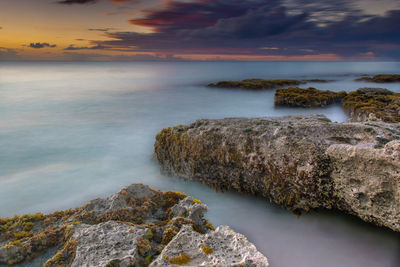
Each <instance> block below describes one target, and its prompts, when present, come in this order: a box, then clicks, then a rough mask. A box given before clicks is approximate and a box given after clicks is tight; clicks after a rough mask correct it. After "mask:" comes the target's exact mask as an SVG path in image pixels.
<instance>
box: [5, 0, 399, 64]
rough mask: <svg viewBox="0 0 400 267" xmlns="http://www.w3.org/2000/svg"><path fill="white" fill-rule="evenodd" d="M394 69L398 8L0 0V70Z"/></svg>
mask: <svg viewBox="0 0 400 267" xmlns="http://www.w3.org/2000/svg"><path fill="white" fill-rule="evenodd" d="M14 60H19V61H30V60H34V61H37V60H43V61H75V60H77V61H185V60H210V61H214V60H239V61H240V60H243V61H297V60H298V61H303V60H307V61H330V60H332V61H342V60H343V61H353V60H354V61H382V60H385V61H399V60H400V1H398V0H353V1H349V0H320V1H312V0H0V61H14Z"/></svg>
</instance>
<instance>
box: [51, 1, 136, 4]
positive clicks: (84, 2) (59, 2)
mask: <svg viewBox="0 0 400 267" xmlns="http://www.w3.org/2000/svg"><path fill="white" fill-rule="evenodd" d="M108 1H110V2H114V3H128V2H134V3H137V2H140V0H108ZM97 2H99V0H61V1H58V2H57V3H58V4H64V5H73V4H81V5H83V4H94V3H97Z"/></svg>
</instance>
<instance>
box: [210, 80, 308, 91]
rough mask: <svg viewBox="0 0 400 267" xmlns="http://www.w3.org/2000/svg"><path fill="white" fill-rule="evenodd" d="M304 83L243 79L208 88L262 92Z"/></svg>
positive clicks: (211, 85) (211, 84) (212, 84)
mask: <svg viewBox="0 0 400 267" xmlns="http://www.w3.org/2000/svg"><path fill="white" fill-rule="evenodd" d="M304 83H306V82H304V81H298V80H264V79H245V80H242V81H220V82H217V83H210V84H209V85H208V86H209V87H219V88H240V89H247V90H262V89H272V88H277V87H286V86H291V85H300V84H304Z"/></svg>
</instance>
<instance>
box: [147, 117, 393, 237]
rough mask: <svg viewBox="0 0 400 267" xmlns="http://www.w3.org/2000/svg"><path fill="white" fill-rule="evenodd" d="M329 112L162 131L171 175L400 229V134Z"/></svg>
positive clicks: (161, 147)
mask: <svg viewBox="0 0 400 267" xmlns="http://www.w3.org/2000/svg"><path fill="white" fill-rule="evenodd" d="M396 126H397V125H395V124H388V123H382V122H380V123H375V124H369V123H333V122H331V121H330V120H329V119H327V118H326V117H325V116H322V115H307V116H294V117H290V116H289V117H280V118H255V119H247V118H231V119H221V120H197V121H195V122H194V123H192V124H190V125H178V126H176V127H170V128H167V129H163V130H162V131H161V132H160V133H158V135H157V137H156V142H155V145H154V149H155V155H156V158H157V160H158V162H159V163H160V165H161V169H162V171H163V172H164V173H166V174H177V175H179V176H181V177H183V178H186V179H190V180H199V181H201V182H203V183H205V184H207V185H209V186H210V187H212V188H214V189H218V190H229V189H234V190H237V191H239V192H243V193H250V194H259V195H262V196H264V197H265V198H267V199H269V200H270V201H271V202H274V203H276V204H278V205H280V206H282V207H284V208H286V209H288V210H290V211H293V212H296V213H299V212H301V211H308V210H310V209H318V208H324V209H337V210H342V211H345V212H347V213H349V214H354V215H356V216H358V217H360V218H361V219H363V220H365V221H367V222H372V223H375V224H377V225H380V226H385V227H388V228H390V229H392V230H394V231H400V205H399V203H400V174H399V172H398V171H399V170H400V156H399V155H400V141H399V140H398V139H400V130H399V129H398V128H397V127H396Z"/></svg>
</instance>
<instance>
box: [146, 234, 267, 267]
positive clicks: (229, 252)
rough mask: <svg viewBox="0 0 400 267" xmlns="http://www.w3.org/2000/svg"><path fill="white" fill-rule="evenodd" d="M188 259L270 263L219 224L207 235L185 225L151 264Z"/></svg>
mask: <svg viewBox="0 0 400 267" xmlns="http://www.w3.org/2000/svg"><path fill="white" fill-rule="evenodd" d="M173 259H175V260H173ZM185 259H186V260H189V259H190V265H191V266H255V267H258V266H260V267H262V266H267V262H266V260H265V257H264V256H263V255H262V254H261V253H260V252H258V251H257V249H256V247H255V246H254V245H253V244H251V243H250V242H249V241H248V240H247V239H246V237H245V236H243V235H241V234H238V233H235V232H234V231H233V230H232V229H230V228H229V227H228V226H219V227H218V228H217V229H215V231H210V232H209V233H207V234H204V235H202V234H200V233H198V232H195V231H193V230H191V229H190V227H188V226H184V227H182V229H181V230H180V232H179V233H178V234H177V235H176V236H175V237H174V239H172V241H171V242H170V243H169V244H168V245H167V246H166V247H165V249H164V251H163V252H162V253H161V256H160V257H158V258H157V260H155V261H154V262H152V264H151V265H150V266H154V267H155V266H168V265H169V263H170V262H171V260H172V261H175V262H178V261H179V260H181V261H182V260H183V261H184V260H185Z"/></svg>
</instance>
